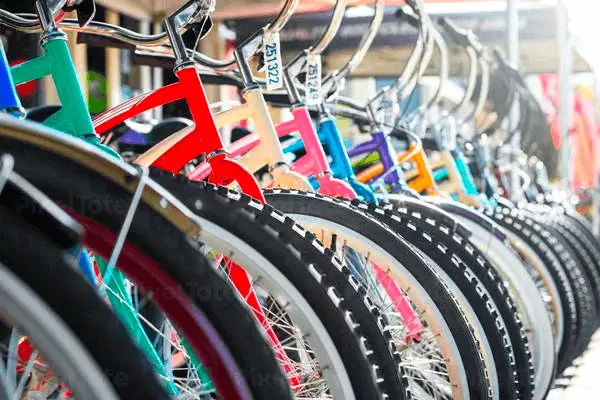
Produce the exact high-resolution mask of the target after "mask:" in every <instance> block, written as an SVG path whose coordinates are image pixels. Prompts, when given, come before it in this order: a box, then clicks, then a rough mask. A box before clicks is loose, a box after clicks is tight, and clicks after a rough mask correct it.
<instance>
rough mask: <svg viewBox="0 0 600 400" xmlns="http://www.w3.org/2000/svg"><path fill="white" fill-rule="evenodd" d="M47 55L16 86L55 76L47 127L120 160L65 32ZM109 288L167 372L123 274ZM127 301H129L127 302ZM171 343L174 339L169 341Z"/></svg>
mask: <svg viewBox="0 0 600 400" xmlns="http://www.w3.org/2000/svg"><path fill="white" fill-rule="evenodd" d="M41 46H42V48H43V51H44V53H43V55H41V56H38V57H36V58H33V59H31V60H28V61H26V62H24V63H22V64H19V65H16V66H13V67H11V74H12V78H13V81H14V84H15V85H20V84H22V83H26V82H30V81H34V80H38V79H41V78H44V77H46V76H51V77H52V80H53V82H54V86H55V87H56V92H57V94H58V99H59V101H60V105H61V108H60V109H59V110H58V111H57V112H56V113H54V114H53V115H51V116H50V117H48V118H47V119H46V120H45V121H44V122H43V125H45V126H47V127H50V128H53V129H55V130H57V131H59V132H64V133H68V134H69V135H71V136H75V137H78V138H80V139H83V140H85V141H86V142H88V143H90V144H92V145H94V146H96V147H98V148H99V149H101V150H103V151H105V152H107V153H108V154H110V155H112V156H114V157H117V158H120V156H119V154H118V153H117V152H116V151H114V150H113V149H111V148H110V147H108V146H105V145H103V144H101V143H100V142H99V140H98V138H97V136H96V133H95V131H94V126H93V123H92V118H91V116H90V113H89V111H88V108H87V103H86V100H85V98H84V95H83V91H82V89H81V86H80V84H79V80H78V77H77V72H76V71H75V66H74V64H73V59H72V58H71V54H70V52H69V48H68V46H67V41H66V36H65V34H64V33H62V32H53V33H50V34H48V35H46V36H45V37H44V38H43V39H42V41H41ZM96 261H97V263H98V266H99V267H100V270H101V272H103V271H104V269H105V262H104V261H103V260H101V259H99V258H97V257H96ZM105 284H106V286H107V289H108V290H107V291H106V294H107V297H108V298H109V300H110V303H111V305H112V307H113V309H114V310H115V312H116V314H117V315H118V316H119V318H120V319H121V321H123V322H124V323H125V325H126V326H127V328H128V329H129V332H130V333H131V335H132V336H133V338H134V339H135V340H136V341H137V343H138V345H139V346H140V347H141V349H142V351H143V352H144V353H145V354H146V356H147V357H148V358H149V359H150V361H151V362H152V364H153V365H154V367H155V368H156V370H157V371H160V372H163V371H165V365H164V364H163V361H162V360H161V357H160V356H159V354H158V352H157V351H156V349H155V347H154V345H153V344H152V342H151V341H150V339H149V338H148V336H147V335H146V332H145V330H144V328H143V326H142V324H141V322H140V320H139V318H138V317H137V315H136V314H135V311H136V310H135V308H134V306H133V301H132V299H131V297H130V295H129V292H128V290H127V286H126V284H125V279H124V277H123V275H122V274H120V273H119V272H118V271H115V274H113V276H112V279H111V280H110V282H105ZM123 299H126V301H125V302H124V301H123ZM168 339H170V338H168ZM181 339H182V343H183V347H184V348H185V349H186V351H187V353H188V356H190V358H191V360H192V364H193V365H194V366H195V367H196V369H197V372H198V375H199V378H200V379H201V381H202V382H206V383H207V391H211V390H214V388H213V387H212V384H210V377H209V375H208V373H207V372H206V370H205V369H204V368H203V367H202V366H201V364H200V362H199V360H198V358H197V357H196V355H195V354H194V352H193V351H192V349H191V347H190V346H189V345H188V344H187V343H186V341H185V340H184V339H183V337H181ZM166 387H167V390H168V391H169V392H170V394H171V395H174V394H177V393H178V389H177V388H176V386H175V382H174V380H173V377H172V376H170V377H169V380H168V381H167V385H166Z"/></svg>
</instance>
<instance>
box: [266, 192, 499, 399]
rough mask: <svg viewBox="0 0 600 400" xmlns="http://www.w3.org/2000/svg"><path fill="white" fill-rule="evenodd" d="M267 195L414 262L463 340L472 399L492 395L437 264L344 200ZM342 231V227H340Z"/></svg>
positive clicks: (283, 207)
mask: <svg viewBox="0 0 600 400" xmlns="http://www.w3.org/2000/svg"><path fill="white" fill-rule="evenodd" d="M265 196H266V198H267V201H268V202H269V204H271V205H273V206H275V207H276V208H277V209H279V210H280V211H282V212H284V213H286V214H288V215H290V216H292V217H293V218H296V217H298V218H300V217H301V216H304V215H306V216H309V218H319V219H323V220H328V221H335V222H334V224H336V225H338V224H339V225H341V226H343V227H344V228H348V229H351V230H352V231H354V232H360V234H361V235H362V236H364V237H365V238H368V240H370V241H371V242H373V243H377V245H379V246H381V247H382V248H385V250H386V252H387V253H388V254H390V255H393V256H394V258H395V259H396V260H403V262H404V263H407V262H408V263H410V265H408V264H407V265H405V268H409V269H410V272H411V274H413V275H412V276H413V277H414V279H415V281H416V282H418V283H417V284H418V285H421V286H422V287H423V288H425V289H424V290H425V291H426V292H427V293H428V295H429V296H431V298H433V299H434V303H433V304H435V305H434V307H436V306H437V308H439V309H440V310H444V311H443V313H442V315H444V316H447V318H444V320H445V321H446V323H447V324H448V326H449V330H450V331H451V332H452V339H453V340H455V341H457V342H460V345H458V349H459V352H460V357H461V359H462V363H463V365H464V368H465V369H467V370H468V372H467V379H468V380H469V385H468V390H469V391H470V396H471V398H479V399H482V398H489V397H491V388H490V386H489V384H490V383H489V377H488V376H487V374H488V371H487V370H486V367H485V366H484V361H483V356H482V354H481V349H480V347H479V345H480V344H479V343H477V342H476V339H475V337H474V332H473V328H472V326H471V325H470V324H469V322H468V321H467V317H466V316H465V315H464V313H463V311H462V310H461V309H460V307H459V306H458V301H457V300H456V299H455V298H454V296H453V295H452V294H451V292H450V291H449V289H448V287H447V286H446V284H445V283H444V282H443V281H442V280H441V278H440V277H439V276H438V275H437V273H436V272H435V271H434V269H433V267H432V266H430V265H429V264H427V262H426V261H425V260H424V259H423V258H422V257H421V256H420V254H418V253H415V252H414V251H413V249H412V247H411V246H410V245H409V244H408V243H407V242H404V240H403V239H401V238H400V237H399V236H397V235H396V234H395V233H393V232H392V231H390V230H389V228H387V227H386V226H385V225H383V224H381V223H379V222H377V221H376V220H373V219H372V217H370V216H369V215H368V214H365V213H363V212H362V211H360V210H359V209H358V208H356V207H354V206H352V205H351V204H349V202H346V201H343V200H342V199H332V198H327V197H324V196H321V195H319V194H316V193H305V192H301V191H296V190H287V189H275V190H266V191H265ZM299 221H302V220H301V219H300V220H299ZM339 231H341V229H339V230H336V232H339ZM409 260H410V261H409ZM411 290H414V288H413V289H411Z"/></svg>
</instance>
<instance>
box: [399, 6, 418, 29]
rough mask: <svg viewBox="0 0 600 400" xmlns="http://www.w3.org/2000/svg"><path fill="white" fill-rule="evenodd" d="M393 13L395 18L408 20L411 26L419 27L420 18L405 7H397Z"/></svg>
mask: <svg viewBox="0 0 600 400" xmlns="http://www.w3.org/2000/svg"><path fill="white" fill-rule="evenodd" d="M395 15H396V18H398V19H400V20H403V21H406V22H408V23H409V24H410V26H412V27H413V28H417V29H419V27H420V26H421V20H420V19H419V17H418V16H417V15H416V14H415V13H414V12H413V11H412V10H410V9H409V8H407V7H399V8H398V9H397V10H396V13H395Z"/></svg>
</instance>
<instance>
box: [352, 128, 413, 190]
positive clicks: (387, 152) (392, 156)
mask: <svg viewBox="0 0 600 400" xmlns="http://www.w3.org/2000/svg"><path fill="white" fill-rule="evenodd" d="M373 152H377V153H378V154H379V159H380V161H381V164H382V165H383V172H382V173H381V174H379V175H378V176H377V177H375V178H374V179H373V180H372V181H370V182H368V183H369V184H373V183H374V182H375V181H377V180H378V179H379V178H381V176H384V178H383V181H384V183H385V184H387V185H390V186H391V187H392V190H393V191H394V192H396V191H398V190H400V189H401V188H403V187H404V186H405V185H404V181H403V179H402V177H401V176H400V173H399V172H398V161H397V159H396V150H394V148H393V146H392V143H391V141H390V139H389V137H388V136H387V135H385V134H384V133H383V132H381V131H379V132H375V133H374V134H373V139H371V140H370V141H368V142H365V143H361V144H359V145H358V146H356V147H354V148H352V149H349V150H348V156H349V157H350V158H353V157H358V156H360V155H366V154H369V153H373ZM390 171H391V172H390Z"/></svg>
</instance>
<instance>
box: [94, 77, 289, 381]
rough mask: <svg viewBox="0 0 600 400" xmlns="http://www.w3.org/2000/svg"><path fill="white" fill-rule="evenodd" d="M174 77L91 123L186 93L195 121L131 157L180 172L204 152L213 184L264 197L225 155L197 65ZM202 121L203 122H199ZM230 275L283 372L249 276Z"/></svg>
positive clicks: (101, 128)
mask: <svg viewBox="0 0 600 400" xmlns="http://www.w3.org/2000/svg"><path fill="white" fill-rule="evenodd" d="M175 74H176V76H177V78H178V81H177V82H175V83H172V84H170V85H167V86H164V87H161V88H158V89H156V90H153V91H151V92H148V93H146V94H142V95H140V96H137V97H134V98H132V99H130V100H128V101H126V102H124V103H122V104H120V105H118V106H117V107H115V108H113V109H111V110H108V111H106V112H105V113H103V114H100V115H98V116H96V117H95V118H94V120H93V121H94V126H95V128H96V130H97V132H98V133H100V134H101V133H104V132H108V131H110V130H111V129H112V128H114V127H115V126H117V125H119V124H121V123H122V122H124V121H125V120H127V119H129V118H132V117H135V116H137V115H140V114H142V113H144V112H146V111H148V110H150V109H152V108H155V107H159V106H162V105H164V104H168V103H171V102H174V101H177V100H181V99H184V100H185V101H186V102H187V104H188V107H189V109H190V112H191V114H192V118H193V120H194V125H193V126H191V127H189V128H186V129H183V130H181V131H179V132H177V133H174V134H172V135H171V136H169V137H167V138H166V139H165V140H163V141H162V142H160V143H158V144H157V145H156V146H154V147H152V148H151V149H150V150H148V151H147V152H146V153H144V154H142V155H141V156H140V157H138V159H137V160H136V161H135V163H136V164H138V165H146V166H153V167H157V168H160V169H163V170H167V171H170V172H173V173H177V172H179V170H180V169H182V168H183V167H184V166H185V165H186V164H187V163H188V162H189V161H191V160H193V159H194V158H196V157H198V156H200V155H201V154H206V155H207V163H208V164H209V166H210V171H209V175H208V178H209V181H210V182H211V183H214V184H216V185H224V186H225V185H229V184H231V183H232V182H237V183H238V184H239V186H240V187H241V189H242V191H243V192H244V193H246V194H249V195H250V196H253V197H254V198H256V199H258V200H259V201H261V202H262V203H265V199H264V196H263V194H262V191H261V189H260V186H259V185H258V182H257V181H256V179H255V178H254V176H253V175H252V173H251V172H250V171H249V170H248V168H246V167H245V166H244V165H242V164H241V163H239V162H237V161H236V160H233V159H231V158H229V156H228V153H227V152H226V151H225V150H224V148H223V147H224V146H223V142H222V140H221V137H220V135H219V132H218V130H217V127H216V125H215V120H214V119H213V115H212V113H211V112H210V106H209V104H208V100H207V98H206V92H205V91H204V86H203V85H202V82H201V80H200V77H199V76H198V72H197V70H196V68H195V66H186V67H183V68H180V69H179V70H177V71H176V72H175ZM200 123H202V125H201V124H200ZM229 275H230V277H231V280H232V282H233V284H234V285H235V287H236V288H237V289H238V290H239V291H240V293H248V295H245V300H246V302H247V303H248V305H249V306H250V308H251V309H252V310H253V312H254V314H255V316H256V318H257V319H258V320H259V322H260V323H261V325H262V326H263V327H264V329H265V330H266V332H267V335H268V336H269V339H270V340H271V342H272V344H273V345H274V347H275V351H276V353H277V355H278V357H279V359H280V360H282V361H283V363H284V365H283V366H284V369H285V370H286V372H288V373H291V372H292V370H293V369H292V366H291V363H290V362H285V360H288V359H287V356H286V355H285V352H284V350H283V347H282V346H281V344H280V343H279V340H278V339H277V336H276V334H275V332H274V331H273V330H272V328H271V327H270V325H269V321H268V319H267V317H266V316H265V315H264V313H262V311H261V310H262V308H261V306H260V302H259V300H258V296H257V295H256V293H255V292H254V290H253V289H252V283H251V280H250V277H249V276H248V274H247V273H246V271H244V270H243V269H242V268H241V267H240V266H238V265H232V266H231V267H230V268H229ZM291 384H292V386H295V385H298V384H299V379H298V378H297V377H292V378H291Z"/></svg>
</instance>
